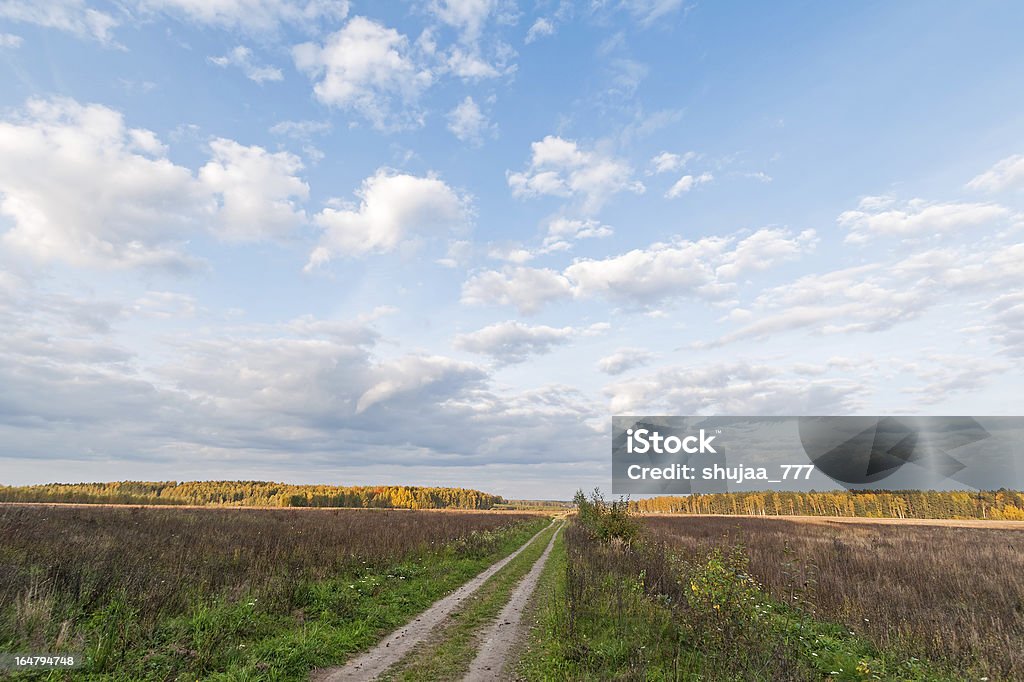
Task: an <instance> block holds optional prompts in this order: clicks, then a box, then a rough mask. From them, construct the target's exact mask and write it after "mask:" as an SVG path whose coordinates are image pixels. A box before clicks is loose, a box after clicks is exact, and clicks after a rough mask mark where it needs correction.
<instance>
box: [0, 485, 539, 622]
mask: <svg viewBox="0 0 1024 682" xmlns="http://www.w3.org/2000/svg"><path fill="white" fill-rule="evenodd" d="M527 518H532V517H530V516H527V515H523V514H510V513H500V512H496V513H486V512H483V513H480V512H475V513H462V512H444V513H437V512H433V511H422V512H421V511H407V510H373V511H364V510H352V509H318V510H315V511H312V510H306V509H278V510H256V509H216V510H211V509H207V508H200V509H181V508H179V507H155V508H142V507H131V508H123V507H117V506H96V505H84V506H75V505H70V506H68V505H4V506H2V507H0V605H4V604H6V605H12V604H13V605H16V611H15V618H16V621H17V623H18V624H19V629H22V630H24V631H25V634H27V633H28V632H29V631H32V629H33V628H35V627H37V623H38V621H40V620H41V616H42V615H44V614H42V613H41V610H46V614H45V615H46V616H47V618H46V620H49V617H50V613H49V611H50V610H52V609H53V608H56V607H54V604H57V605H59V607H60V610H61V611H67V612H68V613H69V615H70V614H71V612H74V613H75V614H82V613H91V612H93V611H95V610H96V609H98V608H101V607H102V606H103V605H105V604H106V603H108V602H110V601H111V600H112V599H114V598H116V597H117V596H118V595H119V594H124V595H127V597H128V599H129V601H130V602H131V603H132V604H134V605H136V607H137V608H138V609H139V616H140V620H142V621H146V620H149V619H152V618H155V617H156V616H157V615H159V614H163V613H177V612H181V611H184V610H185V609H186V608H187V606H188V604H189V603H190V602H192V601H193V600H194V599H195V598H196V597H198V596H216V595H225V596H228V597H237V596H239V595H241V594H244V593H252V592H259V593H260V594H261V595H264V596H265V598H268V599H274V600H276V601H277V602H278V603H279V604H280V606H281V608H282V609H287V608H288V607H289V605H290V604H291V602H292V600H293V598H294V597H295V595H293V594H292V590H294V589H295V588H296V586H298V585H300V584H301V583H302V582H303V581H309V580H318V579H323V578H327V577H330V576H332V575H335V574H337V573H339V572H342V571H345V570H347V569H351V568H353V567H354V566H371V567H372V566H383V565H386V564H389V563H393V562H394V561H396V560H399V559H401V558H402V557H405V556H408V555H410V554H413V553H417V552H422V551H425V550H429V549H431V548H433V547H439V546H441V545H445V544H447V543H451V542H458V543H462V544H464V545H467V547H465V548H464V549H467V550H470V551H471V550H472V547H471V546H468V545H472V543H474V542H484V539H483V538H482V536H481V535H480V533H478V532H477V531H491V530H496V529H498V528H501V527H505V526H508V525H509V524H512V523H515V522H517V521H522V520H523V519H527ZM53 615H55V616H63V614H53Z"/></svg>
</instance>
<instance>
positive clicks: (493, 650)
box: [463, 527, 562, 682]
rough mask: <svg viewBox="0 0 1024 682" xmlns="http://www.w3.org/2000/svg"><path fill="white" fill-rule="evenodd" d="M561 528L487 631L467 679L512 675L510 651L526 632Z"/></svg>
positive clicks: (503, 677)
mask: <svg viewBox="0 0 1024 682" xmlns="http://www.w3.org/2000/svg"><path fill="white" fill-rule="evenodd" d="M561 530H562V529H561V527H559V528H558V530H556V531H555V533H554V535H552V536H551V540H550V541H549V542H548V546H547V547H546V548H545V549H544V553H543V554H541V555H540V558H539V559H537V561H536V563H534V564H533V568H531V569H530V572H529V573H527V574H526V577H524V578H523V579H522V581H520V583H519V585H517V586H516V589H515V592H513V593H512V596H511V597H509V600H508V603H507V604H505V608H503V609H502V610H501V613H500V614H498V617H497V618H496V619H495V621H494V623H493V624H492V625H491V626H490V627H489V628H487V630H486V631H485V632H484V633H483V643H482V644H481V645H480V650H479V651H478V652H477V655H476V658H475V659H473V663H472V664H470V666H469V672H467V673H466V676H465V677H464V678H463V679H464V680H466V681H467V682H477V681H478V680H481V681H482V680H507V679H510V676H509V674H508V673H507V668H508V666H509V665H510V664H511V663H512V661H510V660H508V655H509V652H510V651H512V650H514V648H515V644H516V642H518V641H520V639H521V638H522V636H523V634H524V627H523V623H522V620H523V610H524V609H525V608H526V605H527V604H528V603H529V601H530V597H531V596H532V595H533V592H534V590H535V589H536V588H537V581H538V580H539V579H540V574H541V572H542V571H543V570H544V565H545V564H546V563H547V560H548V555H550V554H551V548H552V547H554V546H555V538H557V537H558V533H559V532H561Z"/></svg>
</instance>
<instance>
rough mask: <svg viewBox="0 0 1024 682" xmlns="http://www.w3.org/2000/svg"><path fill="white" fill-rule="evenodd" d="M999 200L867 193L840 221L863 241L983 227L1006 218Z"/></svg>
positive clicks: (851, 238)
mask: <svg viewBox="0 0 1024 682" xmlns="http://www.w3.org/2000/svg"><path fill="white" fill-rule="evenodd" d="M1008 215H1009V211H1008V210H1007V209H1006V208H1004V207H1003V206H999V205H997V204H979V203H957V202H929V201H925V200H924V199H911V200H910V201H906V202H897V201H896V200H895V199H892V198H890V197H865V198H863V199H861V201H860V203H859V205H858V206H857V208H856V209H855V210H850V211H844V212H843V213H841V214H840V215H839V218H838V219H837V222H838V223H839V225H840V227H843V228H846V229H847V230H849V233H848V234H847V235H846V242H847V243H848V244H863V243H865V242H868V241H870V240H871V239H872V238H873V237H878V236H895V237H914V236H919V235H924V234H941V233H949V232H955V231H958V230H963V229H967V228H973V227H980V226H984V225H987V224H991V223H992V222H994V221H997V220H1000V219H1002V218H1005V217H1006V216H1008Z"/></svg>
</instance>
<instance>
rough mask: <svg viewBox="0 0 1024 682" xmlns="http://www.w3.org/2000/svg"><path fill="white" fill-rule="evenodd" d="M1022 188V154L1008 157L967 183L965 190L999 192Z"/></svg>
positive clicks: (1023, 159)
mask: <svg viewBox="0 0 1024 682" xmlns="http://www.w3.org/2000/svg"><path fill="white" fill-rule="evenodd" d="M1021 186H1024V154H1015V155H1013V156H1008V157H1006V158H1005V159H1003V160H1002V161H1000V162H999V163H997V164H996V165H994V166H992V168H990V169H988V170H987V171H985V172H984V173H982V174H981V175H978V176H976V177H974V178H973V179H972V180H971V181H970V182H968V183H967V189H973V190H981V191H983V192H1000V191H1002V190H1004V189H1009V188H1012V187H1021Z"/></svg>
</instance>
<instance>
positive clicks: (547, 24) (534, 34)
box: [523, 17, 555, 45]
mask: <svg viewBox="0 0 1024 682" xmlns="http://www.w3.org/2000/svg"><path fill="white" fill-rule="evenodd" d="M554 34H555V25H554V24H553V23H552V22H551V21H550V20H549V19H546V18H544V17H540V18H539V19H537V21H535V22H533V24H531V25H530V30H529V31H527V32H526V38H524V39H523V42H524V43H526V44H527V45H529V44H530V43H533V42H536V41H537V40H540V39H541V38H544V37H545V36H551V35H554Z"/></svg>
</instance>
